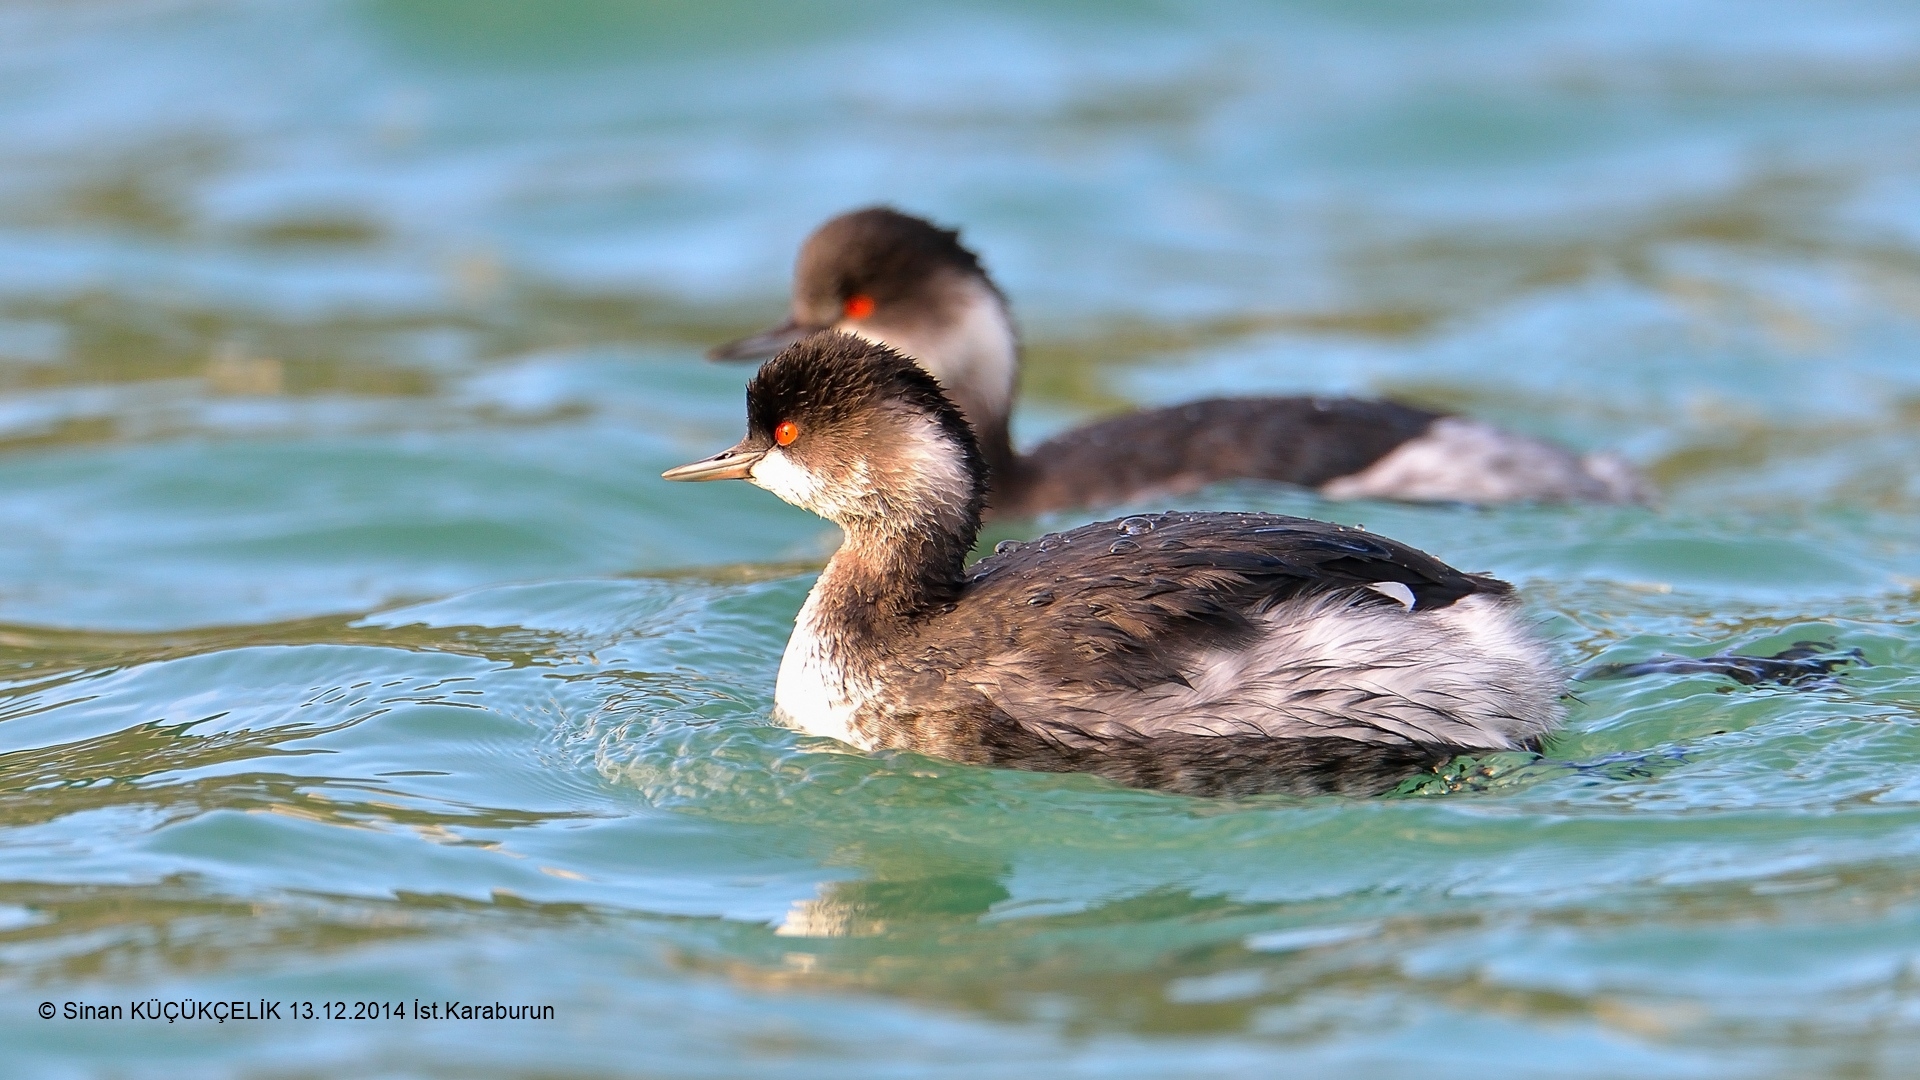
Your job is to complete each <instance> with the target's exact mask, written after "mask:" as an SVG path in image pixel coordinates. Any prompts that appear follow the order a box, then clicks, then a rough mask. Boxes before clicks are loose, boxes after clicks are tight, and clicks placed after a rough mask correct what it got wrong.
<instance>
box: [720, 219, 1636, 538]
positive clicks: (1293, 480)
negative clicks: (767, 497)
mask: <svg viewBox="0 0 1920 1080" xmlns="http://www.w3.org/2000/svg"><path fill="white" fill-rule="evenodd" d="M827 328H834V329H839V330H843V331H846V332H848V333H852V334H857V335H859V336H860V337H864V338H867V339H868V340H871V341H878V342H882V343H885V344H887V345H890V346H892V347H893V348H895V349H898V350H899V351H900V352H902V353H905V354H907V355H908V356H910V357H912V358H914V359H915V360H917V361H919V362H920V363H921V364H922V365H923V366H924V367H925V368H926V369H927V370H928V371H930V372H932V373H933V375H934V377H935V378H937V379H939V380H940V384H941V385H942V386H943V387H945V388H946V390H947V392H948V394H949V396H951V397H952V399H953V401H954V403H955V404H956V405H958V406H959V407H960V410H961V412H962V413H964V414H965V415H966V417H967V419H968V420H969V421H970V422H971V423H972V424H973V426H974V430H975V431H976V433H977V434H978V436H979V440H980V449H981V453H982V454H983V455H984V457H985V459H986V462H987V465H988V467H989V469H990V471H991V478H992V479H991V483H992V487H993V491H992V496H991V499H990V508H991V510H992V511H993V512H995V513H999V514H1033V513H1040V512H1043V511H1048V510H1059V509H1066V508H1071V507H1078V506H1101V505H1111V504H1114V503H1120V502H1126V501H1129V500H1135V499H1141V498H1152V497H1156V496H1162V495H1167V494H1172V493H1178V492H1183V491H1191V490H1193V489H1195V488H1198V487H1201V486H1202V485H1205V484H1208V483H1211V482H1213V481H1216V480H1226V479H1233V478H1242V477H1244V478H1252V479H1260V480H1273V481H1279V482H1282V483H1289V484H1299V485H1302V486H1305V487H1311V488H1317V489H1319V490H1320V491H1321V492H1322V493H1323V494H1326V495H1328V496H1331V497H1334V498H1386V499H1404V500H1412V501H1439V502H1469V503H1499V502H1514V501H1528V500H1532V501H1547V502H1557V501H1596V502H1638V501H1644V500H1645V498H1646V497H1647V491H1646V488H1645V485H1644V484H1643V483H1642V482H1641V480H1640V479H1639V478H1638V476H1636V475H1635V473H1634V471H1633V469H1632V468H1631V467H1630V466H1628V465H1627V464H1626V463H1625V462H1624V461H1621V460H1620V459H1618V458H1616V457H1614V456H1612V455H1608V454H1595V455H1587V456H1585V457H1582V456H1580V455H1577V454H1574V453H1573V452H1571V451H1569V450H1566V449H1564V448H1562V447H1559V446H1555V445H1553V444H1551V443H1546V442H1542V441H1540V440H1538V439H1532V438H1528V437H1526V436H1522V435H1516V434H1513V433H1511V432H1505V431H1501V430H1499V429H1497V428H1494V427H1491V426H1489V425H1486V424H1482V423H1479V422H1476V421H1473V420H1468V419H1465V418H1462V417H1456V416H1448V415H1445V414H1443V413H1438V412H1432V411H1429V410H1426V409H1419V408H1414V407H1412V406H1409V405H1402V404H1399V403H1397V402H1391V401H1372V400H1364V399H1357V398H1331V397H1235V398H1213V399H1209V400H1205V401H1195V402H1190V403H1188V404H1185V405H1176V406H1171V407H1168V408H1160V409H1146V410H1141V411H1137V412H1131V413H1127V414H1124V415H1121V416H1117V417H1113V418H1111V419H1108V420H1103V421H1098V422H1096V423H1092V424H1087V425H1085V426H1082V427H1078V428H1075V429H1073V430H1071V431H1067V432H1065V433H1063V434H1060V435H1057V436H1055V437H1054V438H1052V439H1050V440H1048V441H1047V442H1045V443H1043V444H1041V445H1040V446H1039V447H1037V448H1035V450H1034V451H1033V453H1032V454H1030V455H1026V456H1022V455H1020V454H1017V453H1016V452H1015V451H1014V449H1013V443H1012V440H1011V438H1010V436H1009V434H1008V427H1007V423H1008V418H1009V416H1010V415H1011V413H1012V411H1013V397H1014V389H1015V387H1014V384H1015V381H1016V378H1017V376H1018V373H1019V350H1020V344H1019V339H1018V337H1017V335H1016V334H1015V331H1014V328H1013V321H1012V318H1011V316H1010V315H1009V314H1008V311H1007V304H1006V298H1005V296H1004V294H1002V293H1001V291H1000V289H999V287H998V286H997V285H995V284H994V282H993V279H992V278H991V277H990V276H989V275H988V274H987V271H986V268H985V267H984V266H982V265H981V262H980V259H979V257H978V256H977V255H975V254H974V253H973V252H972V251H971V250H969V249H968V248H966V247H965V246H964V245H962V244H961V243H960V237H959V233H958V232H956V231H953V230H948V229H942V228H939V227H937V226H935V225H933V224H932V223H930V222H928V221H925V220H923V219H921V218H917V217H913V216H911V215H908V214H903V213H900V212H899V211H896V210H892V209H888V208H885V207H873V208H869V209H865V210H856V211H853V212H851V213H847V214H842V215H840V216H839V217H836V218H833V219H832V220H830V221H828V222H827V223H826V224H824V225H822V226H820V227H819V228H818V229H816V230H814V232H813V235H811V236H809V237H808V238H807V240H806V242H805V243H804V244H803V245H802V246H801V249H800V256H799V259H798V260H797V261H796V263H795V265H794V274H793V306H792V312H791V315H790V316H789V318H788V320H787V321H786V322H785V323H783V324H782V325H780V326H777V327H774V328H773V329H771V330H768V331H766V332H764V333H761V334H756V335H754V336H752V337H747V338H742V339H740V340H738V341H734V342H730V343H728V344H726V345H721V346H718V347H716V348H714V349H713V350H712V351H711V352H710V353H709V356H711V357H712V358H714V359H719V360H757V359H762V358H764V357H767V356H770V355H772V354H773V353H775V352H777V351H778V350H779V349H780V348H782V347H784V346H786V345H788V344H790V343H792V342H793V341H796V340H798V339H799V338H800V337H802V336H804V335H806V334H808V333H812V332H814V331H817V330H823V329H827Z"/></svg>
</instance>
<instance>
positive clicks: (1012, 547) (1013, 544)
mask: <svg viewBox="0 0 1920 1080" xmlns="http://www.w3.org/2000/svg"><path fill="white" fill-rule="evenodd" d="M1019 550H1020V541H1018V540H1002V541H1000V542H999V543H997V544H995V545H993V553H994V554H995V555H1005V554H1006V553H1007V552H1009V551H1019Z"/></svg>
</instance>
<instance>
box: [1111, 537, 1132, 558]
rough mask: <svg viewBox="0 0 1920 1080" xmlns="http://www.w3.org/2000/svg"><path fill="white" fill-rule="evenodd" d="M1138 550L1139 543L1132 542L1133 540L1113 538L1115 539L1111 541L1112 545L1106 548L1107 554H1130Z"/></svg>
mask: <svg viewBox="0 0 1920 1080" xmlns="http://www.w3.org/2000/svg"><path fill="white" fill-rule="evenodd" d="M1139 550H1140V545H1139V544H1136V543H1134V542H1133V541H1131V540H1115V541H1114V542H1113V546H1111V547H1109V548H1107V554H1109V555H1131V554H1133V553H1134V552H1136V551H1139Z"/></svg>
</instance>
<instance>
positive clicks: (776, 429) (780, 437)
mask: <svg viewBox="0 0 1920 1080" xmlns="http://www.w3.org/2000/svg"><path fill="white" fill-rule="evenodd" d="M799 437H800V425H799V424H796V423H794V422H793V421H791V420H782V421H780V422H779V423H778V424H775V425H774V426H773V441H774V442H777V443H779V444H780V445H781V446H792V445H793V440H795V439H797V438H799Z"/></svg>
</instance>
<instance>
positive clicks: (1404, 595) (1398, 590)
mask: <svg viewBox="0 0 1920 1080" xmlns="http://www.w3.org/2000/svg"><path fill="white" fill-rule="evenodd" d="M1367 588H1369V589H1372V590H1373V591H1374V592H1377V593H1379V594H1380V595H1381V596H1384V597H1386V598H1387V599H1389V600H1394V601H1397V602H1398V603H1399V604H1400V606H1401V607H1403V608H1406V609H1407V610H1408V611H1412V610H1413V590H1412V589H1409V588H1407V586H1406V584H1405V583H1404V582H1399V581H1376V582H1374V583H1373V584H1371V585H1369V586H1367Z"/></svg>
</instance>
